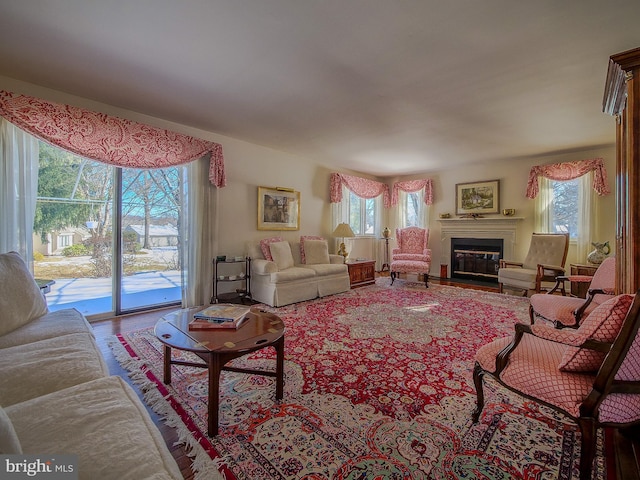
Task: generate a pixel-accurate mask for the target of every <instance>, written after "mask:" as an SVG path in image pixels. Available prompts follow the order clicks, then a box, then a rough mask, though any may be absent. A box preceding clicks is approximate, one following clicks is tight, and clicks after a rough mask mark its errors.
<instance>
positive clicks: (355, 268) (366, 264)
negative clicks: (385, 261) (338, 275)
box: [347, 260, 376, 288]
mask: <svg viewBox="0 0 640 480" xmlns="http://www.w3.org/2000/svg"><path fill="white" fill-rule="evenodd" d="M347 268H348V269H349V282H350V284H351V288H356V287H363V286H364V285H371V284H373V283H376V261H375V260H349V261H348V262H347Z"/></svg>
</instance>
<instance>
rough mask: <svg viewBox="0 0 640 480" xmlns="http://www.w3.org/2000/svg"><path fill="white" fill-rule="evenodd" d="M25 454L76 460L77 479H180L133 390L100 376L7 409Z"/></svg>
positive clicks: (171, 457)
mask: <svg viewBox="0 0 640 480" xmlns="http://www.w3.org/2000/svg"><path fill="white" fill-rule="evenodd" d="M6 412H7V415H8V416H9V418H10V420H11V423H13V427H14V429H15V432H16V434H17V436H18V438H19V439H20V444H21V445H22V451H23V453H24V454H42V453H43V452H69V453H74V454H76V455H78V476H79V478H81V479H84V478H87V479H89V478H100V479H119V480H120V479H122V480H125V479H130V480H139V479H154V480H160V479H171V478H173V479H182V478H183V477H182V475H181V474H180V469H179V468H178V465H177V464H176V462H175V460H174V459H173V456H172V455H171V453H170V452H169V449H168V448H167V446H166V443H165V441H164V440H163V438H162V435H161V434H160V431H159V430H158V429H157V427H156V426H155V425H154V423H153V421H152V420H151V418H150V417H149V414H148V413H147V410H146V408H145V406H144V404H142V402H141V401H140V399H139V398H138V396H137V394H136V393H135V391H134V390H133V389H132V388H131V387H130V386H129V385H127V384H126V383H125V382H124V380H122V379H121V378H120V377H116V376H111V377H104V378H100V379H97V380H92V381H91V382H85V383H82V384H80V385H76V386H75V387H70V388H66V389H64V390H59V391H57V392H53V393H50V394H48V395H43V396H41V397H36V398H33V399H31V400H27V401H26V402H21V403H17V404H15V405H11V406H9V407H7V408H6Z"/></svg>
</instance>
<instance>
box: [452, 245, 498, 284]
mask: <svg viewBox="0 0 640 480" xmlns="http://www.w3.org/2000/svg"><path fill="white" fill-rule="evenodd" d="M503 252H504V241H503V240H502V239H501V238H452V239H451V265H452V268H451V278H460V279H467V280H481V281H485V282H493V283H498V268H499V266H500V259H501V258H503Z"/></svg>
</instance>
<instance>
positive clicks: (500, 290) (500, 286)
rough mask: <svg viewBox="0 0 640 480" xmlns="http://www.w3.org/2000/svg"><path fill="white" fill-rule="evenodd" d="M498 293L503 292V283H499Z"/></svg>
mask: <svg viewBox="0 0 640 480" xmlns="http://www.w3.org/2000/svg"><path fill="white" fill-rule="evenodd" d="M498 293H503V292H502V283H498Z"/></svg>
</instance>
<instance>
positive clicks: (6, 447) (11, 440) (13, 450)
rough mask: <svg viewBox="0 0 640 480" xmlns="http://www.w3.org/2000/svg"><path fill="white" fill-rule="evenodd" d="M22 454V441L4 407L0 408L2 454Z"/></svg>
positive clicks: (0, 452)
mask: <svg viewBox="0 0 640 480" xmlns="http://www.w3.org/2000/svg"><path fill="white" fill-rule="evenodd" d="M21 453H22V446H21V445H20V440H18V436H17V435H16V431H15V430H14V429H13V424H12V423H11V419H10V418H9V417H8V416H7V413H6V412H5V411H4V409H3V408H2V407H0V454H2V455H17V454H21Z"/></svg>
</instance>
